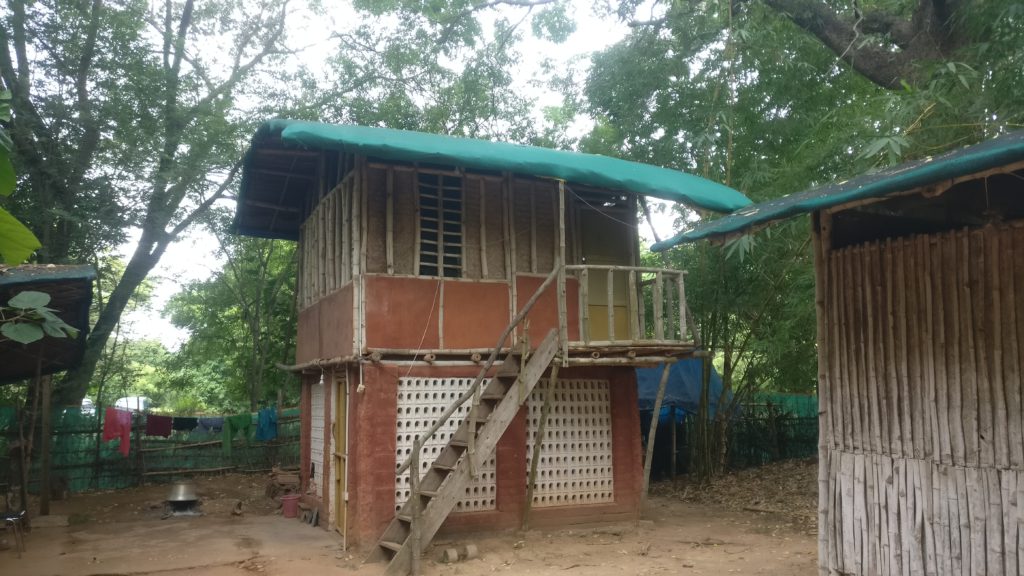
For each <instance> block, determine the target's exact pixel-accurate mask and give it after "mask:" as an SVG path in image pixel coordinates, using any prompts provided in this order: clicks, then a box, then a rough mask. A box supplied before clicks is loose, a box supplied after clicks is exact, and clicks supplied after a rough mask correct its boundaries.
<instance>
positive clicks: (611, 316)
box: [605, 268, 615, 342]
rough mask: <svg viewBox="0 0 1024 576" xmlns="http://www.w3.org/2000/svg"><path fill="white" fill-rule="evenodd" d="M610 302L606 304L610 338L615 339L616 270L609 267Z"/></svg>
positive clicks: (612, 340) (611, 340)
mask: <svg viewBox="0 0 1024 576" xmlns="http://www.w3.org/2000/svg"><path fill="white" fill-rule="evenodd" d="M607 288H608V302H606V303H605V306H606V308H607V311H608V340H609V341H610V342H614V341H615V270H614V269H612V268H609V269H608V286H607Z"/></svg>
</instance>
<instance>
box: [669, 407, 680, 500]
mask: <svg viewBox="0 0 1024 576" xmlns="http://www.w3.org/2000/svg"><path fill="white" fill-rule="evenodd" d="M678 412H679V407H678V406H675V405H673V406H672V468H671V472H670V474H671V475H672V481H673V482H675V479H676V450H677V449H678V444H677V442H678V440H677V436H678V431H677V430H676V427H677V422H676V414H678Z"/></svg>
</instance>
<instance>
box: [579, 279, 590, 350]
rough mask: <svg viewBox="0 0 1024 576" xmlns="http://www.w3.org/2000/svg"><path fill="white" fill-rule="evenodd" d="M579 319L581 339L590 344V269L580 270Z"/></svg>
mask: <svg viewBox="0 0 1024 576" xmlns="http://www.w3.org/2000/svg"><path fill="white" fill-rule="evenodd" d="M580 300H581V302H582V304H581V305H580V319H581V320H582V324H583V341H584V342H586V343H587V344H590V270H588V269H587V268H584V269H583V270H580Z"/></svg>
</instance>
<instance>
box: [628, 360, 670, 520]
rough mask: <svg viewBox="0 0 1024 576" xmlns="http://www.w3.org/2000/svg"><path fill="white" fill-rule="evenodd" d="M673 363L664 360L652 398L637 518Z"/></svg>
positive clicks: (644, 501) (643, 501)
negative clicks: (656, 390) (642, 484)
mask: <svg viewBox="0 0 1024 576" xmlns="http://www.w3.org/2000/svg"><path fill="white" fill-rule="evenodd" d="M674 363H675V361H674V360H673V361H672V362H665V367H664V368H662V370H661V381H660V382H658V395H657V396H656V397H655V398H654V413H652V414H651V425H650V427H649V428H648V430H647V450H646V453H645V454H644V487H643V490H642V491H641V492H640V509H639V510H638V511H637V512H638V514H637V520H639V519H640V513H643V511H644V509H645V508H646V506H647V490H648V489H649V488H650V486H651V461H653V460H654V439H655V437H656V436H657V435H658V416H659V415H660V414H661V401H662V400H664V399H665V385H666V384H668V376H669V371H670V370H671V369H672V365H673V364H674Z"/></svg>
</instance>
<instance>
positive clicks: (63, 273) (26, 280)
mask: <svg viewBox="0 0 1024 576" xmlns="http://www.w3.org/2000/svg"><path fill="white" fill-rule="evenodd" d="M95 279H96V270H94V269H93V267H92V266H89V265H87V264H83V265H56V264H23V265H21V266H3V265H0V287H7V286H17V285H19V284H35V283H39V282H60V281H62V280H89V281H92V280H95Z"/></svg>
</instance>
